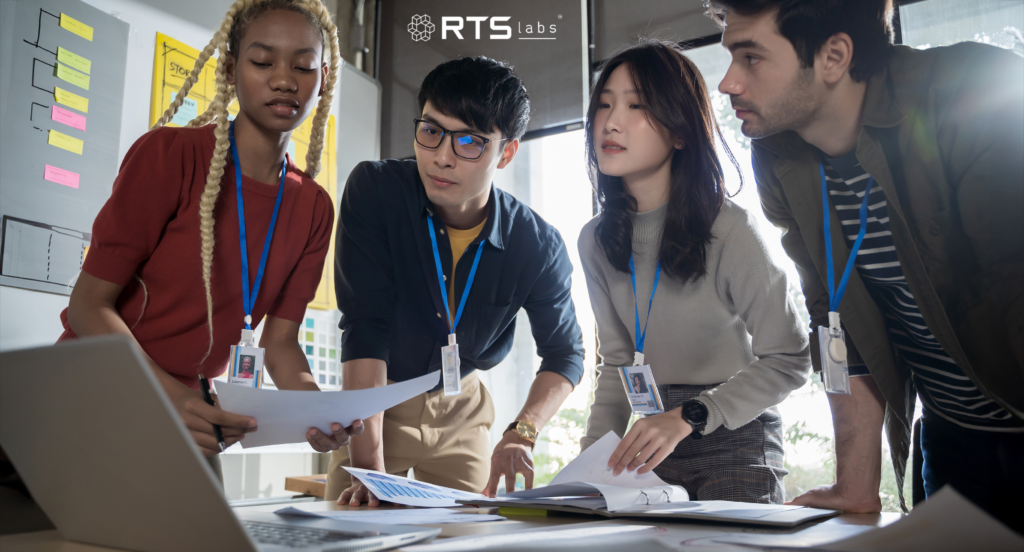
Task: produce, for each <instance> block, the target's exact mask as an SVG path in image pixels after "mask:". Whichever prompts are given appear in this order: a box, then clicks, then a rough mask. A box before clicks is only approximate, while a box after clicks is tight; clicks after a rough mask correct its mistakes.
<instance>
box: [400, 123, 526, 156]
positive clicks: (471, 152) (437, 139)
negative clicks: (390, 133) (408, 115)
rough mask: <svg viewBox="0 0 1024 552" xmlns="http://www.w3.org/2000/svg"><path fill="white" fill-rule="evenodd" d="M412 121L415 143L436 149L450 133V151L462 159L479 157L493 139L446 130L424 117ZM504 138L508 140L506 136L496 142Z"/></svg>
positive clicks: (502, 140)
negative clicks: (414, 128)
mask: <svg viewBox="0 0 1024 552" xmlns="http://www.w3.org/2000/svg"><path fill="white" fill-rule="evenodd" d="M413 122H414V123H416V143H417V144H419V145H421V146H423V147H425V148H427V149H437V148H439V147H440V146H441V143H442V142H444V137H445V136H448V135H449V134H450V135H451V137H452V151H453V152H455V155H456V156H457V157H461V158H463V159H469V160H473V159H480V156H481V155H483V154H484V148H485V147H487V144H488V142H493V141H494V140H490V139H488V138H484V137H483V136H480V135H479V134H473V133H472V132H461V131H460V132H456V131H453V130H448V129H446V128H444V127H442V126H441V125H438V124H437V123H432V122H430V121H426V120H424V119H413ZM505 140H508V138H502V139H501V140H498V143H499V144H500V143H501V142H504V141H505Z"/></svg>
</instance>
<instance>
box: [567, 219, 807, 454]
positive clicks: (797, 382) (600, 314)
mask: <svg viewBox="0 0 1024 552" xmlns="http://www.w3.org/2000/svg"><path fill="white" fill-rule="evenodd" d="M667 212H668V205H667V204H665V205H662V206H661V207H658V208H656V209H653V210H651V211H647V212H645V213H637V214H635V215H634V216H633V258H634V262H635V265H636V272H637V274H636V280H637V290H636V297H637V298H638V300H639V305H638V306H639V307H640V308H639V310H640V326H641V328H643V324H644V318H645V316H646V312H647V304H648V300H649V299H650V297H651V288H652V287H653V285H654V270H655V264H656V262H657V255H658V248H659V246H660V244H661V235H662V230H663V229H664V226H665V217H666V214H667ZM598 220H599V218H596V217H595V218H594V219H593V220H591V221H590V222H589V223H587V225H586V226H584V228H583V232H582V233H581V234H580V239H579V244H578V246H579V252H580V259H581V260H582V262H583V272H584V274H585V275H586V278H587V288H588V291H589V293H590V303H591V305H592V306H593V309H594V315H595V316H596V318H597V326H598V332H597V333H598V341H599V345H598V357H599V360H600V361H601V363H600V364H599V365H598V366H597V370H598V377H597V389H596V390H595V393H594V404H593V405H592V406H591V409H590V418H589V419H588V420H587V433H586V436H585V437H584V438H583V440H582V446H583V448H584V449H586V448H587V447H588V446H590V445H591V444H592V443H594V442H595V441H596V440H597V439H600V438H601V437H602V436H603V435H604V434H605V433H607V432H608V431H609V430H614V431H615V432H616V433H618V434H619V435H620V436H622V435H623V434H624V433H625V430H626V425H627V423H628V421H629V417H630V412H631V411H630V407H629V402H628V401H627V399H626V394H625V391H624V390H623V388H622V381H621V379H620V377H619V373H618V369H619V367H621V366H627V365H631V364H633V353H634V352H635V344H636V340H635V338H636V336H635V330H634V328H635V324H634V318H635V315H634V310H633V309H634V300H633V287H632V284H631V283H630V278H629V273H627V272H619V271H617V270H615V269H614V268H613V267H612V266H611V265H610V264H609V263H608V258H607V257H606V256H605V254H604V251H603V250H602V249H601V248H600V247H599V245H598V243H597V237H596V235H595V233H594V231H595V229H596V227H597V222H598ZM755 225H756V222H755V220H754V219H753V217H751V216H750V214H749V213H747V212H746V211H745V210H744V209H743V208H741V207H739V206H737V205H736V204H735V203H733V202H732V201H729V200H726V202H725V205H724V206H723V207H722V210H721V212H720V213H719V215H718V217H717V218H716V219H715V222H714V225H713V226H712V228H711V231H712V234H713V235H714V238H713V239H712V240H711V242H710V244H708V246H707V269H708V272H707V276H705V277H704V278H702V279H700V280H698V281H696V282H693V281H691V282H687V283H682V282H680V281H678V280H676V279H674V278H671V277H669V276H668V275H667V274H665V272H664V270H662V275H661V280H660V282H659V284H658V289H657V295H655V297H654V305H653V308H652V309H651V314H650V321H649V322H648V329H647V339H646V343H645V346H644V361H645V363H646V364H650V365H651V371H652V372H653V374H654V379H655V382H656V383H657V384H659V385H663V384H692V385H708V384H715V383H718V384H721V385H718V386H717V387H715V388H713V389H710V390H708V391H705V392H704V393H703V394H702V395H701V396H700V397H699V398H698V400H700V401H702V402H704V404H705V405H706V406H707V407H708V412H709V416H708V424H707V428H706V429H705V431H704V433H705V434H708V433H711V432H712V431H714V430H715V429H717V428H718V427H720V426H722V425H724V426H725V427H726V428H727V429H736V428H739V427H741V426H743V425H746V424H747V423H749V422H750V421H751V420H753V419H754V418H756V417H757V416H758V415H759V414H760V413H761V412H763V411H764V410H766V409H768V408H770V407H772V406H774V405H776V404H778V403H780V402H782V400H783V399H785V398H786V397H787V396H788V395H789V393H790V392H791V391H793V390H794V389H797V388H799V387H801V386H802V385H803V384H804V383H805V382H806V381H807V378H808V377H809V376H810V373H811V361H810V356H809V355H810V352H809V351H810V349H809V346H808V340H807V331H806V330H807V328H804V327H802V326H803V324H802V323H801V321H800V318H799V316H798V315H797V312H796V309H795V308H794V306H793V304H792V303H791V301H790V300H789V296H788V294H787V283H786V275H785V273H783V271H782V270H781V269H780V268H779V267H778V266H776V265H775V264H774V263H773V262H772V260H771V258H770V257H769V255H768V251H767V249H766V248H765V245H764V243H763V242H762V241H761V238H760V236H759V235H758V234H757V231H756V230H755Z"/></svg>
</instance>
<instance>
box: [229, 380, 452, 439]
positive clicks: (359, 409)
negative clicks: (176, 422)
mask: <svg viewBox="0 0 1024 552" xmlns="http://www.w3.org/2000/svg"><path fill="white" fill-rule="evenodd" d="M440 378H441V372H432V373H430V374H427V375H425V376H420V377H418V378H415V379H411V380H408V381H403V382H401V383H394V384H391V385H386V386H384V387H375V388H373V389H359V390H355V391H278V390H271V389H254V388H252V387H243V386H241V385H232V384H230V383H227V382H223V381H220V380H214V385H215V386H216V388H217V396H218V401H219V402H220V407H221V408H222V409H224V410H225V411H227V412H234V413H235V414H241V415H243V416H252V417H253V418H256V422H257V425H258V427H259V429H258V430H257V431H256V432H255V433H250V434H248V435H246V436H245V439H243V440H242V447H244V448H252V447H262V446H266V445H283V444H287V443H301V442H304V441H305V440H306V432H307V431H309V428H311V427H315V428H317V429H319V430H320V431H323V432H324V433H330V432H331V431H330V428H331V425H332V424H333V423H334V422H337V423H339V424H341V425H343V426H345V427H348V426H349V425H351V424H352V422H354V421H356V420H362V419H365V418H369V417H370V416H373V415H374V414H376V413H378V412H382V411H384V410H387V409H388V408H391V407H392V406H395V405H396V404H399V403H402V402H405V401H407V400H409V399H411V398H413V397H415V396H417V395H421V394H423V393H426V392H427V391H429V390H431V389H433V388H434V387H436V386H437V382H438V381H439V380H440Z"/></svg>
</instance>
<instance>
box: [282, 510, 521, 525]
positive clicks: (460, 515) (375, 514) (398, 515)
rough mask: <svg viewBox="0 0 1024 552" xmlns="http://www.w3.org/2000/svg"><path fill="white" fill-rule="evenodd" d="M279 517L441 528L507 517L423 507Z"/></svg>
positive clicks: (295, 512) (298, 512) (290, 513)
mask: <svg viewBox="0 0 1024 552" xmlns="http://www.w3.org/2000/svg"><path fill="white" fill-rule="evenodd" d="M274 513H275V514H277V515H279V516H311V517H325V518H330V519H338V520H341V521H358V522H362V523H379V524H381V525H437V524H441V523H480V522H484V521H503V520H504V519H505V518H503V517H501V516H494V515H489V514H467V513H465V512H460V511H458V510H451V509H448V508H422V509H404V508H403V509H400V510H333V511H319V512H316V511H308V510H305V509H303V508H302V507H295V506H292V507H290V508H282V509H280V510H277V511H275V512H274Z"/></svg>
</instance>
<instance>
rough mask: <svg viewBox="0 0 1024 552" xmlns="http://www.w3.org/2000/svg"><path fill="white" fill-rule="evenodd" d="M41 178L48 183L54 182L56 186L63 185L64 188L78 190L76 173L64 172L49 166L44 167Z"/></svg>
mask: <svg viewBox="0 0 1024 552" xmlns="http://www.w3.org/2000/svg"><path fill="white" fill-rule="evenodd" d="M43 178H45V179H46V180H49V181H50V182H56V183H57V184H63V185H65V186H70V187H72V188H75V189H78V173H76V172H71V171H66V170H64V169H58V168H57V167H54V166H51V165H46V169H44V170H43Z"/></svg>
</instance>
